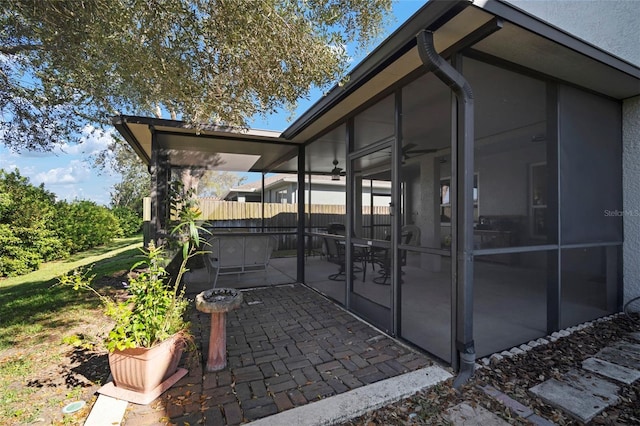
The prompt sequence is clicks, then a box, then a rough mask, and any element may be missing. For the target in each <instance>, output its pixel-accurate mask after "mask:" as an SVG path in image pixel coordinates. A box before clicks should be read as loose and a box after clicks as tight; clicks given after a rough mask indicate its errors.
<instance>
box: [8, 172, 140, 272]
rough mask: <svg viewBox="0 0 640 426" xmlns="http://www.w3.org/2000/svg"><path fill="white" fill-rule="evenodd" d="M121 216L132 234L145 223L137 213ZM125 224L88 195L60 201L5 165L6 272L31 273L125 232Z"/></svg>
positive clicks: (122, 213) (42, 187)
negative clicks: (47, 263) (82, 198)
mask: <svg viewBox="0 0 640 426" xmlns="http://www.w3.org/2000/svg"><path fill="white" fill-rule="evenodd" d="M127 214H129V216H126V215H127ZM119 217H121V218H122V222H123V223H126V226H127V232H128V233H129V234H128V235H131V233H135V231H133V229H134V228H135V229H136V230H138V229H139V228H140V220H139V219H137V218H136V216H135V215H134V214H130V213H127V212H121V216H119ZM119 224H120V220H119V219H118V218H117V217H116V215H115V214H114V213H112V212H111V211H109V209H107V208H106V207H103V206H99V205H97V204H96V203H94V202H91V201H83V200H76V201H73V202H71V203H69V202H66V201H58V202H56V200H55V196H54V194H53V193H51V192H49V191H47V190H46V189H44V186H43V185H40V186H34V185H32V184H31V183H30V182H29V179H28V178H26V177H23V176H21V175H20V172H19V171H17V170H16V171H13V172H6V171H4V170H0V276H14V275H21V274H25V273H27V272H30V271H33V270H36V269H38V267H39V265H40V263H41V262H48V261H51V260H56V259H63V258H65V257H67V256H69V254H70V253H75V252H78V251H80V250H86V249H88V248H91V247H95V246H98V245H102V244H105V243H108V242H110V241H111V240H112V239H113V238H114V237H116V236H119V235H121V234H122V233H123V231H122V230H121V228H120V225H119Z"/></svg>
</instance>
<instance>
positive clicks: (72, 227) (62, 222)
mask: <svg viewBox="0 0 640 426" xmlns="http://www.w3.org/2000/svg"><path fill="white" fill-rule="evenodd" d="M55 226H56V230H57V232H58V235H60V237H61V238H62V239H63V240H64V243H65V245H66V247H67V248H68V250H69V252H71V253H75V252H78V251H81V250H86V249H89V248H91V247H95V246H99V245H102V244H106V243H108V242H110V241H111V240H112V239H113V238H115V237H117V236H119V234H120V233H121V230H120V228H119V226H118V219H117V218H116V217H115V215H114V214H113V213H112V212H111V211H109V209H107V208H106V207H104V206H99V205H97V204H96V203H94V202H93V201H87V200H75V201H72V202H70V203H69V202H66V201H60V202H58V204H57V216H56V225H55Z"/></svg>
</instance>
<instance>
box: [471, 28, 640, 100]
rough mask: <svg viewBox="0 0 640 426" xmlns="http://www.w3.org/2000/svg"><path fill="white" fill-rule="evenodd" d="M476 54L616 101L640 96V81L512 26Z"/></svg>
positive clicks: (490, 38)
mask: <svg viewBox="0 0 640 426" xmlns="http://www.w3.org/2000/svg"><path fill="white" fill-rule="evenodd" d="M473 49H474V50H475V51H479V52H482V53H486V54H488V55H491V56H494V57H496V58H499V59H502V60H505V61H508V62H511V63H514V64H517V65H519V66H522V67H525V68H528V69H530V70H533V71H537V72H540V73H542V74H546V75H548V76H550V77H553V78H556V79H559V80H563V81H566V82H569V83H573V84H576V85H578V86H582V87H584V88H587V89H590V90H593V91H596V92H598V93H602V94H604V95H607V96H610V97H613V98H615V99H625V98H629V97H632V96H636V95H638V94H640V80H638V74H636V76H633V75H630V74H628V73H625V72H621V71H619V70H617V69H615V68H613V67H611V66H609V65H607V64H604V63H603V62H601V61H598V60H596V59H593V58H591V57H588V56H585V55H583V54H581V53H579V52H577V51H575V50H573V49H571V48H569V47H567V46H563V45H562V44H559V43H556V42H554V41H552V40H550V39H548V38H546V37H543V36H541V35H538V34H535V33H533V32H530V31H528V30H526V29H524V28H522V27H520V26H517V25H515V24H513V23H510V22H505V23H504V26H503V28H502V29H501V30H500V31H496V32H495V33H493V34H491V35H490V36H488V37H487V38H485V39H484V40H482V41H480V42H479V43H476V44H475V45H474V46H473Z"/></svg>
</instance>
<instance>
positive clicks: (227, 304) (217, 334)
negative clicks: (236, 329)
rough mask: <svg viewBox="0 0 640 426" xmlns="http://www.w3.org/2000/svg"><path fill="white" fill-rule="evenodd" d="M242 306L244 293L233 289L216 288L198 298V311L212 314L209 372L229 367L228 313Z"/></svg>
mask: <svg viewBox="0 0 640 426" xmlns="http://www.w3.org/2000/svg"><path fill="white" fill-rule="evenodd" d="M241 304H242V293H241V292H239V291H238V290H236V289H233V288H214V289H212V290H207V291H203V292H202V293H199V294H198V295H197V296H196V309H197V310H199V311H200V312H205V313H209V314H211V332H210V334H209V357H208V359H207V371H220V370H222V369H224V368H225V367H226V366H227V312H229V311H232V310H234V309H237V308H239V307H240V305H241Z"/></svg>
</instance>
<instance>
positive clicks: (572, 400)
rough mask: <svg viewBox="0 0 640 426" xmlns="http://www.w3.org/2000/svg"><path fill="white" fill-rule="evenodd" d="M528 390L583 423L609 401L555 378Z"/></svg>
mask: <svg viewBox="0 0 640 426" xmlns="http://www.w3.org/2000/svg"><path fill="white" fill-rule="evenodd" d="M529 392H531V393H533V394H534V395H536V396H537V397H539V398H540V399H542V400H543V401H544V402H546V403H547V404H550V405H553V406H555V407H558V408H560V409H562V410H564V411H565V412H567V413H568V414H569V415H571V416H572V417H574V418H576V419H577V420H579V421H581V422H583V423H588V422H589V421H591V419H593V418H594V417H595V416H597V415H598V414H600V413H601V412H602V411H603V410H604V409H605V408H607V407H608V406H609V405H610V402H609V401H607V400H605V399H604V398H602V397H600V396H597V395H594V394H592V393H589V392H587V391H585V390H584V389H578V388H575V387H573V386H571V385H569V384H567V383H564V382H561V381H559V380H556V379H549V380H547V381H545V382H542V383H540V384H539V385H536V386H534V387H532V388H531V389H529Z"/></svg>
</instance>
